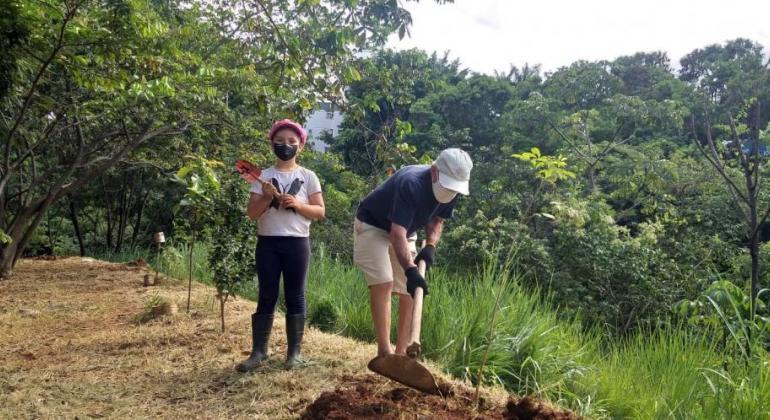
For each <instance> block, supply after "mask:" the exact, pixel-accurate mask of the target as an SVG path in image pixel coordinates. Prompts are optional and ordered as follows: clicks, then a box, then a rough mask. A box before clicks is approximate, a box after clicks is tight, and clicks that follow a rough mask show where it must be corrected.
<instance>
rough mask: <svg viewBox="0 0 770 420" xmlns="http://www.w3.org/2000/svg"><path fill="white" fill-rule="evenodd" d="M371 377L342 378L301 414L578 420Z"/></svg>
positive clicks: (523, 403)
mask: <svg viewBox="0 0 770 420" xmlns="http://www.w3.org/2000/svg"><path fill="white" fill-rule="evenodd" d="M393 384H394V382H390V381H387V380H385V379H383V378H380V377H379V376H375V375H358V376H346V377H343V378H342V381H341V384H340V385H339V386H338V387H337V389H335V390H334V391H330V392H324V393H323V394H321V396H319V397H318V399H316V400H315V401H314V402H313V403H311V404H310V405H308V406H307V408H306V409H305V411H304V412H303V413H302V415H301V418H302V419H303V420H316V419H336V420H345V419H360V418H378V419H400V418H435V419H511V420H514V419H515V420H518V419H543V420H545V419H578V418H579V417H578V416H576V415H575V414H573V413H571V412H568V411H562V410H558V409H554V408H552V407H549V406H547V405H546V404H543V403H541V402H539V401H537V400H535V399H533V398H529V397H525V398H521V399H518V398H513V397H512V398H510V399H509V400H508V403H507V404H506V405H505V406H503V405H501V404H498V403H494V402H489V401H486V400H484V399H482V401H481V404H480V407H478V408H477V407H476V406H475V404H474V398H473V395H474V394H473V391H472V390H470V389H467V388H462V387H458V386H454V387H452V389H451V392H449V393H448V394H446V395H445V396H443V397H440V396H434V395H426V394H423V393H420V392H418V391H415V390H413V389H410V388H405V387H399V386H396V387H393Z"/></svg>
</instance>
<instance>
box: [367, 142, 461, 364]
mask: <svg viewBox="0 0 770 420" xmlns="http://www.w3.org/2000/svg"><path fill="white" fill-rule="evenodd" d="M472 168H473V163H472V162H471V158H470V156H468V154H467V153H466V152H464V151H462V150H460V149H446V150H444V151H442V152H441V153H440V154H439V156H438V158H437V159H436V161H435V162H434V163H433V164H432V165H412V166H405V167H403V168H401V169H399V170H398V171H396V173H394V174H393V175H392V176H391V177H390V178H388V180H387V181H385V182H384V183H383V184H381V185H380V186H378V187H377V188H376V189H375V190H374V191H372V192H371V193H370V194H369V195H368V196H366V197H365V198H364V199H363V201H361V204H360V205H359V206H358V211H357V212H356V220H355V222H354V227H353V230H354V232H353V261H354V263H355V264H356V266H358V268H360V269H361V271H363V273H364V275H365V277H366V282H367V284H368V286H369V298H370V305H371V310H372V318H373V320H374V330H375V334H376V335H377V355H378V356H384V355H387V354H392V353H393V351H394V350H393V348H392V346H391V343H390V296H391V294H396V295H398V297H399V301H398V329H397V338H396V348H395V353H396V354H399V355H403V354H406V347H407V346H408V345H409V343H408V340H409V334H410V332H411V323H412V296H414V290H415V289H416V288H417V286H420V287H422V288H423V289H424V291H425V296H427V295H428V284H427V283H426V281H425V279H424V278H423V276H422V275H421V274H420V272H419V271H418V270H417V262H419V261H421V260H422V261H425V264H426V269H427V268H430V265H431V264H432V263H433V254H434V252H435V250H436V245H437V244H438V241H439V238H440V237H441V229H442V227H443V225H444V219H448V218H450V217H452V212H453V210H454V208H455V205H456V204H457V201H458V199H459V197H458V194H463V195H468V181H469V179H470V174H471V169H472ZM421 228H425V236H426V243H427V244H426V245H425V247H423V248H422V249H421V250H420V252H419V254H417V256H416V258H415V257H414V254H415V252H416V248H415V238H416V236H415V233H416V231H417V230H418V229H421Z"/></svg>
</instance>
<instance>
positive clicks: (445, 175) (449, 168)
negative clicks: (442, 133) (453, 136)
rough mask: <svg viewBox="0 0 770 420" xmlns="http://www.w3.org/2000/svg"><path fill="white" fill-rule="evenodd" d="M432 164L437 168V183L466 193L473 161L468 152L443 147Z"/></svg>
mask: <svg viewBox="0 0 770 420" xmlns="http://www.w3.org/2000/svg"><path fill="white" fill-rule="evenodd" d="M433 164H434V165H436V167H437V168H438V172H439V176H438V183H439V184H441V186H442V187H444V188H446V189H449V190H452V191H457V192H458V193H460V194H463V195H468V181H470V179H471V169H473V162H471V157H470V156H468V153H466V152H465V151H463V150H460V149H455V148H451V149H445V150H442V151H441V153H440V154H439V155H438V159H436V161H435V162H433Z"/></svg>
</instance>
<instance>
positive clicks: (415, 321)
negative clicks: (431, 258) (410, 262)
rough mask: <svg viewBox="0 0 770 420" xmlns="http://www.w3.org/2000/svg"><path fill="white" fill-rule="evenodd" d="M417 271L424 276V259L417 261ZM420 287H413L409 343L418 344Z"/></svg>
mask: <svg viewBox="0 0 770 420" xmlns="http://www.w3.org/2000/svg"><path fill="white" fill-rule="evenodd" d="M417 271H419V272H420V275H421V276H423V277H425V261H420V262H419V263H417ZM422 297H423V290H422V287H418V288H416V289H414V298H413V302H412V303H413V306H412V336H411V337H410V340H409V341H410V343H417V344H420V329H421V327H422Z"/></svg>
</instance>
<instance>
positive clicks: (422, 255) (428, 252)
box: [414, 244, 436, 272]
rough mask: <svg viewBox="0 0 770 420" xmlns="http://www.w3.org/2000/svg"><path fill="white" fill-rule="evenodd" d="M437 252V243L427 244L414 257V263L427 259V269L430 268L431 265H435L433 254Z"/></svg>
mask: <svg viewBox="0 0 770 420" xmlns="http://www.w3.org/2000/svg"><path fill="white" fill-rule="evenodd" d="M435 252H436V246H435V245H430V244H428V245H425V246H424V247H422V249H421V250H420V252H419V253H418V254H417V256H416V257H414V263H415V264H420V261H425V271H426V272H427V271H428V270H430V266H432V265H433V254H434V253H435Z"/></svg>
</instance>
